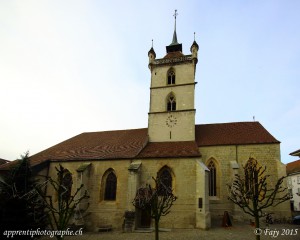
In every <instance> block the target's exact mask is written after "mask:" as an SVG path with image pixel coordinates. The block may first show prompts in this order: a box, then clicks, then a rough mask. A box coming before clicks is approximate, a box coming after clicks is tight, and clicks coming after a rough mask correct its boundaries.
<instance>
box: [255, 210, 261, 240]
mask: <svg viewBox="0 0 300 240" xmlns="http://www.w3.org/2000/svg"><path fill="white" fill-rule="evenodd" d="M254 218H255V228H260V227H259V217H258V215H255V216H254ZM256 240H260V234H256Z"/></svg>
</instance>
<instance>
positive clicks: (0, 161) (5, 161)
mask: <svg viewBox="0 0 300 240" xmlns="http://www.w3.org/2000/svg"><path fill="white" fill-rule="evenodd" d="M8 162H9V161H8V160H5V159H2V158H0V165H1V164H4V163H8Z"/></svg>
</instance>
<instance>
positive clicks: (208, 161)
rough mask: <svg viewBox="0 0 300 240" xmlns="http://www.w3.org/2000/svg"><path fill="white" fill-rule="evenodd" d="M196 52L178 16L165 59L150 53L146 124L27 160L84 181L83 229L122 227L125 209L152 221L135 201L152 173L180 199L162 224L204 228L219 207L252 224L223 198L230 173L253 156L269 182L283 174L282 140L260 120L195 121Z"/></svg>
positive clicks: (282, 211)
mask: <svg viewBox="0 0 300 240" xmlns="http://www.w3.org/2000/svg"><path fill="white" fill-rule="evenodd" d="M198 49H199V46H198V44H197V42H196V41H194V42H193V43H192V44H191V47H190V52H191V53H190V54H187V55H186V54H184V53H183V51H182V44H181V43H178V40H177V33H176V17H175V30H174V34H173V39H172V42H171V44H170V45H168V46H166V54H165V56H162V57H161V58H157V57H156V53H155V51H154V49H153V47H152V48H151V49H150V50H149V52H148V57H149V65H148V66H149V69H150V73H151V78H150V79H151V81H150V99H149V100H150V108H149V113H148V127H147V128H142V129H129V130H114V131H103V132H86V133H81V134H79V135H77V136H75V137H72V138H70V139H68V140H66V141H64V142H61V143H59V144H57V145H55V146H52V147H50V148H48V149H46V150H44V151H42V152H40V153H37V154H35V155H33V156H31V157H30V164H31V166H32V167H38V166H43V167H40V169H41V172H42V173H43V174H45V175H47V176H51V177H53V178H55V177H56V170H55V167H56V166H58V165H59V164H61V165H62V166H63V167H65V168H67V169H68V170H69V171H70V172H71V173H72V177H73V183H74V184H73V188H74V189H75V187H76V185H77V186H79V184H81V183H83V184H84V188H85V189H86V190H88V193H89V195H90V198H89V199H88V201H89V208H88V212H89V215H88V216H87V217H86V218H85V219H84V224H85V226H86V227H87V229H89V230H92V231H97V228H99V226H104V225H106V226H107V225H111V226H112V228H113V229H121V228H122V225H123V222H124V218H125V212H128V211H131V212H134V213H135V218H134V223H133V225H134V226H133V228H145V227H151V226H153V225H152V224H153V223H152V221H151V219H150V217H149V215H148V214H147V212H144V211H141V210H139V209H136V208H135V207H134V206H133V204H132V201H133V199H134V197H135V195H136V191H137V189H138V188H139V187H142V186H145V185H146V184H151V185H153V183H154V182H153V179H152V177H156V176H160V177H161V179H162V181H165V184H167V185H168V186H170V187H171V188H172V190H173V193H174V195H175V196H177V197H178V198H177V200H176V201H175V202H174V205H173V206H172V208H171V212H170V213H169V214H168V215H167V216H165V217H162V219H161V222H160V226H161V227H164V228H200V229H209V228H210V227H211V223H212V222H213V221H215V220H216V221H220V223H221V220H222V216H223V214H224V211H227V212H229V214H230V215H231V216H232V217H233V218H234V219H240V220H243V219H247V220H248V221H249V216H247V215H244V214H243V213H242V212H241V210H240V209H239V208H238V207H237V206H235V205H234V204H233V203H231V202H230V201H229V200H228V187H227V184H230V183H231V182H232V180H233V179H234V175H235V174H237V173H239V174H242V173H243V167H242V166H243V165H245V163H246V161H247V160H248V159H249V157H250V156H251V157H253V158H255V159H257V160H258V162H259V163H261V164H263V165H266V166H267V172H268V173H269V174H270V175H271V181H274V182H275V181H276V180H277V179H278V178H279V177H281V176H283V175H286V173H285V166H284V164H282V163H281V160H280V142H279V141H278V140H277V139H276V138H274V137H273V136H272V135H271V134H270V133H269V132H268V131H267V130H266V129H265V128H264V127H263V126H262V125H261V124H260V123H259V122H256V121H252V122H231V123H217V124H196V123H195V114H196V109H195V85H196V84H197V82H196V79H195V73H196V66H197V62H198ZM207 104H209V103H207ZM288 210H289V205H288V203H287V204H281V205H278V206H277V207H276V208H275V209H271V211H272V212H276V214H278V215H280V216H283V215H287V214H288ZM123 227H124V226H123Z"/></svg>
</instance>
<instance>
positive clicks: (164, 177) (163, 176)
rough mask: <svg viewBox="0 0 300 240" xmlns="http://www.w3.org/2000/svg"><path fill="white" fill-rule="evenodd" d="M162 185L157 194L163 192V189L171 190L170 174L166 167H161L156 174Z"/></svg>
mask: <svg viewBox="0 0 300 240" xmlns="http://www.w3.org/2000/svg"><path fill="white" fill-rule="evenodd" d="M157 176H158V178H159V181H160V183H161V184H162V185H163V186H162V189H163V190H162V191H161V192H160V193H159V194H161V195H162V194H164V192H165V191H168V192H172V181H173V179H172V174H171V170H170V169H169V168H168V167H163V168H162V169H161V170H160V171H159V172H158V174H157Z"/></svg>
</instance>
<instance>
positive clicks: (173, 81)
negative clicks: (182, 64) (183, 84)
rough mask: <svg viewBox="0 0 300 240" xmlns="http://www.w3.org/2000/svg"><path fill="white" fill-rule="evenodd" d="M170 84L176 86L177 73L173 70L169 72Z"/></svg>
mask: <svg viewBox="0 0 300 240" xmlns="http://www.w3.org/2000/svg"><path fill="white" fill-rule="evenodd" d="M168 84H169V85H170V84H175V71H174V69H172V68H171V69H170V70H169V71H168Z"/></svg>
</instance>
